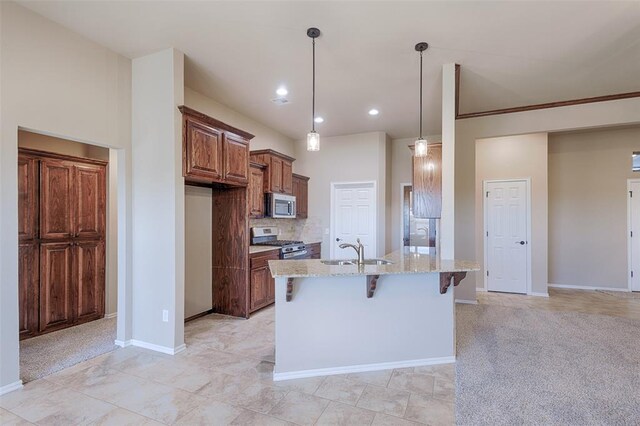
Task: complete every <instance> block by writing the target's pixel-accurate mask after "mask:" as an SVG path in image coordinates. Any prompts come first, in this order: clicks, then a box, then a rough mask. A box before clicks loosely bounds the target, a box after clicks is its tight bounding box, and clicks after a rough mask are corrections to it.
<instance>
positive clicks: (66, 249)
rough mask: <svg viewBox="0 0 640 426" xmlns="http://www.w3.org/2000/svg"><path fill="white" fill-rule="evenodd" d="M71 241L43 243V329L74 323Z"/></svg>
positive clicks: (41, 310)
mask: <svg viewBox="0 0 640 426" xmlns="http://www.w3.org/2000/svg"><path fill="white" fill-rule="evenodd" d="M72 257H73V255H72V243H44V244H42V245H41V246H40V303H39V305H40V331H41V332H43V331H53V330H55V329H58V328H64V327H68V326H69V325H71V324H72V323H73V319H74V313H73V300H74V294H73V291H74V285H73V272H72V269H71V268H72Z"/></svg>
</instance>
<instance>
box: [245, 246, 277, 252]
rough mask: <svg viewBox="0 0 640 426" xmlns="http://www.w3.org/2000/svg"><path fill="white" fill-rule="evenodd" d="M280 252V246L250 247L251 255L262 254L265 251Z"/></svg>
mask: <svg viewBox="0 0 640 426" xmlns="http://www.w3.org/2000/svg"><path fill="white" fill-rule="evenodd" d="M271 250H280V247H278V246H249V254H256V253H262V252H265V251H271Z"/></svg>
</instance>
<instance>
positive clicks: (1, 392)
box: [0, 380, 22, 395]
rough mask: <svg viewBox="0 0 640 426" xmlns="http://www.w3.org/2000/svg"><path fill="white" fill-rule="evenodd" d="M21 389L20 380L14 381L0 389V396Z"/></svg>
mask: <svg viewBox="0 0 640 426" xmlns="http://www.w3.org/2000/svg"><path fill="white" fill-rule="evenodd" d="M18 389H22V380H18V381H15V382H13V383H9V384H8V385H4V386H2V387H0V395H4V394H5V393H9V392H13V391H15V390H18Z"/></svg>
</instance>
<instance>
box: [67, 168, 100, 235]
mask: <svg viewBox="0 0 640 426" xmlns="http://www.w3.org/2000/svg"><path fill="white" fill-rule="evenodd" d="M105 175H106V173H105V168H104V167H103V166H97V165H92V164H78V165H76V166H75V184H74V188H75V196H74V199H75V216H76V221H75V231H74V237H81V238H94V239H95V238H104V234H105V210H106V188H105V187H106V182H105Z"/></svg>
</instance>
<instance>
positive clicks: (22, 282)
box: [18, 243, 40, 339]
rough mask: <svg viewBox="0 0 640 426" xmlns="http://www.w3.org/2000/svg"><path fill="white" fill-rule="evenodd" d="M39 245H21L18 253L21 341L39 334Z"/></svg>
mask: <svg viewBox="0 0 640 426" xmlns="http://www.w3.org/2000/svg"><path fill="white" fill-rule="evenodd" d="M39 257H40V255H39V253H38V244H37V243H28V244H20V249H19V251H18V301H19V307H18V311H19V313H20V314H19V315H20V339H24V338H26V337H31V336H34V335H35V334H36V333H37V332H38V273H39V270H38V263H39V262H38V261H39Z"/></svg>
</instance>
